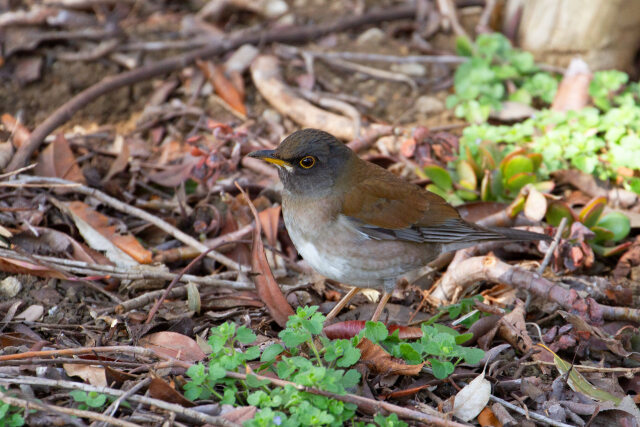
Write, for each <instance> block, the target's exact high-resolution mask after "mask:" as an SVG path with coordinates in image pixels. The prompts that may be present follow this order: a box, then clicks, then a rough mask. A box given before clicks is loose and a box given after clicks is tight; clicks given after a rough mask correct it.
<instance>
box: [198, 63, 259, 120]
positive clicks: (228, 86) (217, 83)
mask: <svg viewBox="0 0 640 427" xmlns="http://www.w3.org/2000/svg"><path fill="white" fill-rule="evenodd" d="M196 63H197V64H198V67H199V68H200V70H202V73H203V74H204V76H205V77H206V78H207V80H209V82H211V85H212V86H213V89H214V90H215V91H216V93H217V94H218V95H220V98H222V99H224V101H225V102H226V103H227V104H229V106H230V107H231V108H233V109H234V110H236V111H237V112H238V113H240V114H242V115H243V116H246V115H247V107H245V105H244V102H243V99H242V95H241V94H240V92H238V89H236V87H235V86H234V84H233V83H231V81H230V80H229V79H228V78H227V76H225V75H224V70H223V68H222V66H220V65H215V64H213V63H211V62H209V61H196Z"/></svg>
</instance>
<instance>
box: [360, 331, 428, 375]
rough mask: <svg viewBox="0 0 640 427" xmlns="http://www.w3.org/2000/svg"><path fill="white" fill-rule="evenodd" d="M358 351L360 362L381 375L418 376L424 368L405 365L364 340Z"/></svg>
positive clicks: (420, 365) (421, 365)
mask: <svg viewBox="0 0 640 427" xmlns="http://www.w3.org/2000/svg"><path fill="white" fill-rule="evenodd" d="M358 349H359V350H360V354H361V356H360V362H362V363H364V364H365V365H367V367H369V369H371V371H373V372H375V373H379V374H383V375H418V374H419V373H420V371H421V370H422V367H423V366H424V362H423V363H421V364H419V365H407V364H406V363H405V361H404V360H402V359H398V358H397V357H393V356H391V355H390V354H389V353H387V352H386V351H385V350H384V349H383V348H382V347H380V346H379V345H378V344H374V343H372V342H371V341H369V340H368V339H366V338H363V339H362V341H360V343H359V344H358Z"/></svg>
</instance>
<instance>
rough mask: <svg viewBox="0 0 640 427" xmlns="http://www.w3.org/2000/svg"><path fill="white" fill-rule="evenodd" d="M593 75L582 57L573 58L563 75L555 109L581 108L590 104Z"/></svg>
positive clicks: (555, 100) (553, 104) (552, 105)
mask: <svg viewBox="0 0 640 427" xmlns="http://www.w3.org/2000/svg"><path fill="white" fill-rule="evenodd" d="M592 77H593V75H592V74H591V71H590V70H589V65H587V63H586V62H584V60H582V59H573V60H572V61H571V63H570V64H569V67H568V68H567V71H566V72H565V73H564V76H562V81H561V82H560V84H559V85H558V91H557V92H556V96H555V97H554V98H553V103H552V104H551V109H552V110H553V111H569V110H580V109H581V108H583V107H586V106H587V105H588V104H589V84H590V83H591V78H592Z"/></svg>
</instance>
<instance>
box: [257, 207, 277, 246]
mask: <svg viewBox="0 0 640 427" xmlns="http://www.w3.org/2000/svg"><path fill="white" fill-rule="evenodd" d="M280 210H281V208H280V206H273V207H270V208H267V209H264V210H263V211H261V212H260V213H259V214H258V218H259V219H260V225H261V226H262V229H263V230H264V235H265V237H266V238H267V243H269V244H270V245H271V246H272V247H275V246H276V243H277V239H278V221H279V220H280Z"/></svg>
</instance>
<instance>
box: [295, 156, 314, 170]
mask: <svg viewBox="0 0 640 427" xmlns="http://www.w3.org/2000/svg"><path fill="white" fill-rule="evenodd" d="M299 164H300V166H302V167H303V168H305V169H311V168H312V167H313V165H315V164H316V159H315V158H314V157H313V156H304V157H303V158H302V159H300V162H299Z"/></svg>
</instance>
